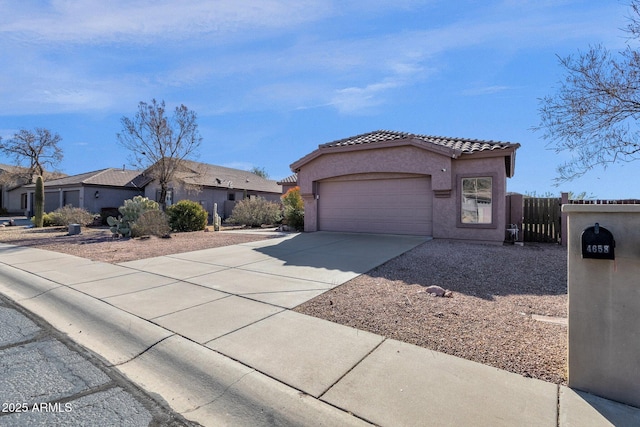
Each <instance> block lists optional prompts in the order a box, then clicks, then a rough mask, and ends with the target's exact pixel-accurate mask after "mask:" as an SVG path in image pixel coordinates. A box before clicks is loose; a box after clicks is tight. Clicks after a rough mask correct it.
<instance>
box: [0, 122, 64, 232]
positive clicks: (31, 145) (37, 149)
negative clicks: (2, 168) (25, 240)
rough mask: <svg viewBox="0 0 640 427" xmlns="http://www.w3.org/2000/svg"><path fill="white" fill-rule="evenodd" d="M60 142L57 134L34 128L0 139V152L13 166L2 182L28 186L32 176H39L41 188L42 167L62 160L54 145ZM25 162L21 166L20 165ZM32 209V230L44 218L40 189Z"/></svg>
mask: <svg viewBox="0 0 640 427" xmlns="http://www.w3.org/2000/svg"><path fill="white" fill-rule="evenodd" d="M61 140H62V138H60V135H58V134H57V133H55V134H52V133H51V131H50V130H49V129H45V128H36V129H35V130H34V131H30V130H26V129H21V130H20V131H19V132H18V133H16V134H14V135H13V138H12V139H10V140H8V141H6V142H2V139H1V138H0V151H2V152H3V153H4V154H5V155H7V156H9V157H13V159H14V161H15V163H16V166H19V167H18V168H16V170H15V171H13V172H12V173H10V174H8V176H6V177H3V180H4V181H8V182H19V183H28V182H33V181H34V179H35V177H40V178H41V179H42V180H43V182H42V183H41V185H42V186H44V176H45V166H49V167H52V168H53V167H55V166H56V165H57V164H58V163H59V162H60V161H61V160H62V149H61V148H60V147H59V146H58V143H59V142H60V141H61ZM25 161H26V162H28V163H29V165H28V166H24V165H23V162H25ZM34 205H35V206H34V210H39V215H38V212H36V227H42V216H43V215H44V189H42V191H38V190H37V187H36V194H35V198H34Z"/></svg>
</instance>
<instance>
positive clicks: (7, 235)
mask: <svg viewBox="0 0 640 427" xmlns="http://www.w3.org/2000/svg"><path fill="white" fill-rule="evenodd" d="M271 237H272V236H267V235H265V236H261V235H258V234H239V233H224V232H209V233H205V232H203V231H195V232H191V233H173V234H171V238H169V239H162V238H158V237H149V238H135V239H124V238H123V239H114V238H112V237H111V232H110V231H109V229H108V228H91V227H83V228H82V234H78V235H75V236H69V235H68V233H67V229H66V228H65V227H47V228H28V229H25V228H23V227H5V228H0V243H10V244H13V245H20V246H30V247H37V248H39V249H46V250H49V251H56V252H63V253H65V254H69V255H76V256H79V257H83V258H88V259H91V260H93V261H103V262H109V263H119V262H125V261H134V260H137V259H144V258H151V257H154V256H160V255H170V254H177V253H181V252H188V251H197V250H199V249H207V248H216V247H219V246H228V245H235V244H238V243H246V242H253V241H256V240H263V239H269V238H271Z"/></svg>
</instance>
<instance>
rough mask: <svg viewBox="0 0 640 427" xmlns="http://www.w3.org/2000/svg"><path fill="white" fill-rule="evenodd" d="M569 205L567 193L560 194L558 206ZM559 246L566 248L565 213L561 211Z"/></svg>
mask: <svg viewBox="0 0 640 427" xmlns="http://www.w3.org/2000/svg"><path fill="white" fill-rule="evenodd" d="M567 204H569V193H560V206H561V209H562V206H564V205H567ZM560 218H561V220H560V244H561V245H562V246H564V247H565V248H566V247H567V213H566V212H565V211H564V209H562V214H561V215H560Z"/></svg>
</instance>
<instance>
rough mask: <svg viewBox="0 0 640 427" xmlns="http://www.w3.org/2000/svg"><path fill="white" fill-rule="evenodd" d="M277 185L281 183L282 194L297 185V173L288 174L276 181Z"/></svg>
mask: <svg viewBox="0 0 640 427" xmlns="http://www.w3.org/2000/svg"><path fill="white" fill-rule="evenodd" d="M278 185H282V194H284V193H286V192H287V191H289V190H291V189H292V188H293V187H295V186H296V185H298V174H297V173H294V174H293V175H289V176H288V177H286V178H283V179H281V180H280V181H278Z"/></svg>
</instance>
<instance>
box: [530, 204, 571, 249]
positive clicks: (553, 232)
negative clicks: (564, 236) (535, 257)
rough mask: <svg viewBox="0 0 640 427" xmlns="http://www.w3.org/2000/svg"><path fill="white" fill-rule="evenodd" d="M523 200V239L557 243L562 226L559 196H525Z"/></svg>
mask: <svg viewBox="0 0 640 427" xmlns="http://www.w3.org/2000/svg"><path fill="white" fill-rule="evenodd" d="M523 202H524V206H523V221H522V237H523V240H524V241H525V242H541V243H559V242H560V237H561V227H562V226H561V224H562V221H561V215H562V213H561V206H562V205H561V203H560V198H557V197H549V198H538V197H526V198H524V200H523Z"/></svg>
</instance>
